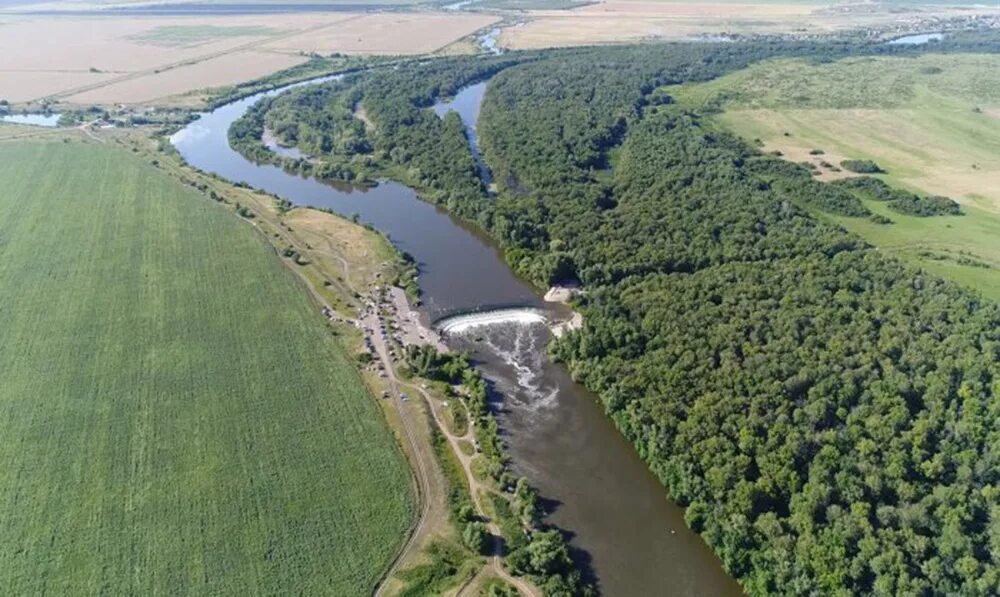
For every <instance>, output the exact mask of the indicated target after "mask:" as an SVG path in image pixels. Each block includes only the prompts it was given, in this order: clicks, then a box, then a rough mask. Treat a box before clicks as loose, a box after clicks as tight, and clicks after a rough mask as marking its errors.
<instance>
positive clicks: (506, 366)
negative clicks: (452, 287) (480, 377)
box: [436, 309, 559, 413]
mask: <svg viewBox="0 0 1000 597" xmlns="http://www.w3.org/2000/svg"><path fill="white" fill-rule="evenodd" d="M547 326H548V318H546V317H545V315H544V314H543V313H542V312H541V311H538V310H535V309H498V310H496V311H489V312H486V313H474V314H469V315H458V316H455V317H449V318H447V319H445V320H443V321H441V322H439V323H438V324H437V326H436V327H437V329H438V330H440V331H441V332H442V334H445V335H446V336H447V338H449V339H450V341H451V342H454V343H457V344H458V345H459V346H460V347H462V348H469V349H472V350H473V351H483V352H488V353H490V354H491V355H492V356H493V357H494V358H492V359H490V360H492V361H494V362H498V363H502V364H503V365H502V366H500V367H498V368H497V369H495V370H491V369H492V368H490V367H487V369H486V371H484V373H485V374H486V376H487V377H488V378H489V379H490V380H491V381H493V382H494V383H495V384H496V385H497V389H498V390H499V391H500V393H501V394H502V395H503V398H504V405H505V407H506V408H509V409H511V410H514V411H522V412H530V413H539V412H541V411H545V410H550V409H552V408H554V407H555V406H556V403H557V399H558V395H559V390H558V387H557V386H556V384H554V383H552V381H551V380H550V379H548V378H547V376H546V372H545V368H546V365H547V360H546V355H545V349H546V343H547V341H548V338H549V333H548V327H547Z"/></svg>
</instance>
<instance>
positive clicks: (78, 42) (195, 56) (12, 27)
mask: <svg viewBox="0 0 1000 597" xmlns="http://www.w3.org/2000/svg"><path fill="white" fill-rule="evenodd" d="M496 20H497V17H495V16H492V15H483V14H462V13H456V12H446V13H435V12H419V13H416V12H415V13H396V12H385V13H350V12H323V13H307V12H300V13H281V14H268V15H199V16H177V17H174V16H170V17H167V16H156V17H145V16H143V17H133V16H130V17H107V16H93V17H91V16H86V17H84V16H73V17H52V16H44V17H35V16H17V17H7V22H4V23H0V30H2V34H0V99H6V100H7V101H9V102H12V103H15V104H27V103H31V102H39V101H41V100H43V99H53V100H59V101H64V102H69V103H73V104H78V105H89V104H92V103H101V104H114V103H125V104H175V103H178V102H180V103H184V104H187V103H190V102H189V101H180V100H179V99H178V98H180V96H183V95H184V94H186V93H190V92H192V91H198V90H202V89H206V88H212V87H221V86H225V85H231V84H235V83H240V82H244V81H249V80H253V79H257V78H260V77H264V76H266V75H269V74H271V73H273V72H275V71H278V70H282V69H285V68H288V67H291V66H294V65H296V64H299V63H301V62H305V61H306V60H307V57H306V56H304V55H303V53H305V52H322V53H324V54H330V53H350V54H403V55H412V54H422V53H426V52H433V51H435V50H438V49H440V48H443V47H444V46H447V45H448V44H450V43H452V42H454V41H456V40H458V39H460V38H462V37H465V36H467V35H469V34H470V33H472V32H474V31H476V30H478V29H480V28H482V27H484V26H486V25H488V24H490V23H493V22H495V21H496ZM27 48H30V51H29V50H28V49H27Z"/></svg>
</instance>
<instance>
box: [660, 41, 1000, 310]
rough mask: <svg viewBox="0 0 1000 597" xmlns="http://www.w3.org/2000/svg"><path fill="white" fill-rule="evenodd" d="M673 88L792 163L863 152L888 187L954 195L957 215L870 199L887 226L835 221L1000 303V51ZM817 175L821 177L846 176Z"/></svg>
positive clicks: (760, 71)
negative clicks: (908, 212) (924, 214)
mask: <svg viewBox="0 0 1000 597" xmlns="http://www.w3.org/2000/svg"><path fill="white" fill-rule="evenodd" d="M669 91H670V92H671V93H673V94H674V95H675V97H676V98H677V99H678V100H679V101H680V102H682V103H685V104H688V105H691V106H698V107H704V106H713V107H717V108H719V109H721V110H722V112H721V113H719V114H717V115H716V116H715V117H714V118H715V120H716V121H717V122H718V123H719V124H720V125H721V126H722V127H723V128H725V129H727V130H730V131H733V132H735V133H737V134H738V135H740V136H741V137H743V138H745V139H747V140H748V141H756V140H759V141H760V142H761V143H762V144H763V148H764V149H766V150H777V151H781V152H782V153H783V154H784V155H785V157H786V158H788V159H790V160H794V161H806V160H808V161H811V162H814V163H817V164H818V163H819V162H821V161H827V162H829V163H833V164H837V163H839V162H840V161H841V160H843V159H870V160H874V161H875V162H877V163H878V164H879V165H881V166H882V167H884V168H886V169H887V170H888V174H887V175H885V176H884V177H883V178H885V179H886V180H887V181H888V182H889V183H890V184H893V185H895V186H898V187H904V188H907V189H910V190H912V191H916V192H923V193H929V194H939V195H946V196H949V197H952V198H954V199H956V200H958V201H959V202H961V203H962V208H963V211H964V212H965V215H964V216H961V217H934V218H914V217H908V216H903V215H900V214H897V213H895V212H891V211H889V210H888V208H887V207H886V205H885V204H880V203H877V202H867V203H866V204H867V205H868V207H869V209H871V211H873V212H876V213H880V214H883V215H885V216H887V217H889V219H891V220H893V221H894V224H892V225H888V226H880V225H877V224H875V223H873V222H871V221H869V220H866V219H863V218H838V219H837V221H838V222H839V223H840V224H843V225H844V226H846V227H847V228H849V229H850V230H852V231H854V232H857V233H859V234H861V235H862V236H863V237H864V238H866V239H867V240H869V241H870V242H872V243H874V244H876V245H878V246H879V247H880V248H882V249H883V250H885V251H888V252H892V253H895V254H897V255H898V256H900V257H903V258H905V259H908V260H911V261H914V262H917V263H919V264H920V265H921V266H923V267H925V268H927V269H928V270H930V271H932V272H935V273H938V274H940V275H943V276H945V277H948V278H951V279H953V280H955V281H958V282H960V283H962V284H965V285H967V286H970V287H973V288H976V289H978V290H980V291H982V292H983V293H984V294H986V295H987V296H990V297H992V298H994V299H997V300H1000V56H997V55H982V54H951V55H941V54H925V55H922V56H919V57H916V58H849V59H845V60H839V61H836V62H832V63H825V64H819V63H812V62H807V61H804V60H798V59H782V60H774V61H769V62H764V63H761V64H757V65H754V66H751V67H750V68H747V69H744V70H741V71H737V72H735V73H732V74H730V75H727V76H725V77H721V78H719V79H716V80H714V81H710V82H708V83H703V84H695V85H687V86H682V87H675V88H671V89H670V90H669ZM814 149H820V150H822V151H823V152H824V153H823V154H822V155H818V156H814V155H810V151H812V150H814ZM820 171H821V172H822V173H823V175H822V177H821V178H823V179H831V178H836V177H837V176H840V175H843V174H844V173H839V174H838V173H833V172H831V171H830V170H828V169H826V168H820ZM824 217H825V216H824ZM984 266H989V267H984Z"/></svg>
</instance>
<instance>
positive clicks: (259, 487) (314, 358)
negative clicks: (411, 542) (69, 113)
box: [0, 127, 412, 595]
mask: <svg viewBox="0 0 1000 597" xmlns="http://www.w3.org/2000/svg"><path fill="white" fill-rule="evenodd" d="M3 128H13V127H3ZM0 181H2V182H3V185H4V188H5V190H6V192H5V193H4V194H3V195H2V196H0V286H2V287H3V288H4V289H5V293H4V294H5V300H4V305H3V308H2V309H0V330H2V331H0V370H2V371H3V372H4V383H3V384H0V438H2V439H0V478H2V481H0V504H3V508H4V511H5V512H6V513H7V515H6V516H5V519H4V524H3V525H2V526H0V542H2V543H3V545H4V546H5V549H4V550H3V552H2V553H0V586H3V587H5V591H6V592H7V593H10V594H42V593H52V594H65V593H67V592H74V593H84V594H96V593H101V592H104V593H109V594H165V593H186V594H220V593H225V594H238V593H271V594H274V593H279V592H282V591H283V590H286V589H287V588H288V587H296V589H297V590H299V591H301V592H303V593H312V594H315V593H329V594H338V595H362V594H367V593H368V592H369V591H370V588H371V587H372V586H373V585H374V583H375V582H376V580H377V578H378V577H379V576H380V575H381V573H382V572H383V571H384V570H385V568H386V567H387V566H388V564H389V560H390V559H391V557H392V556H393V554H394V552H395V550H396V549H397V548H398V546H399V543H400V541H401V540H402V537H403V536H404V534H405V531H406V529H407V527H408V525H409V523H410V519H411V516H412V497H411V493H410V477H409V474H408V472H407V469H406V464H405V462H404V460H403V458H402V456H401V454H400V452H399V450H398V449H397V448H396V446H395V444H394V439H393V437H392V436H391V434H390V432H389V431H388V429H387V427H386V426H385V423H384V421H383V418H382V415H381V414H380V412H379V410H378V408H377V407H376V405H375V403H374V401H373V400H372V398H371V397H370V396H369V395H368V393H367V391H366V390H365V388H364V385H363V383H362V381H361V378H360V377H359V375H358V373H357V371H356V369H355V366H354V364H353V363H352V361H351V360H350V358H349V357H348V356H347V354H346V352H345V350H344V348H343V347H342V346H341V344H340V342H339V340H338V339H337V337H336V336H333V335H331V334H330V332H329V331H328V330H327V329H326V328H325V327H324V325H323V323H322V321H323V320H322V318H320V317H319V315H318V314H317V313H316V310H315V308H314V307H313V306H312V305H311V303H310V302H309V300H308V299H307V295H306V293H304V292H300V291H297V290H296V282H295V278H294V276H292V274H291V273H290V272H289V271H288V270H287V269H286V267H285V266H283V265H282V264H281V263H280V261H279V259H278V258H276V257H274V256H273V254H272V253H271V251H270V249H269V248H268V246H267V245H266V243H265V241H264V240H263V238H262V237H261V236H260V235H259V234H257V233H256V232H255V231H254V230H253V228H252V227H251V225H250V224H249V223H241V222H239V221H238V220H236V219H235V218H234V216H233V215H232V214H231V213H229V212H227V211H226V210H225V209H223V207H222V206H220V205H218V204H216V203H214V202H212V201H210V200H209V199H208V198H207V197H206V196H205V195H203V194H201V193H199V192H197V191H194V190H192V189H190V188H189V187H185V186H182V185H180V184H179V183H177V182H176V181H175V180H173V179H171V178H169V177H168V176H166V175H165V174H163V173H162V172H161V171H160V170H159V169H158V168H156V167H155V166H154V165H152V164H151V163H149V161H147V160H145V159H139V158H136V157H133V154H131V153H129V152H127V151H125V150H123V149H121V148H119V147H118V146H117V145H116V144H114V143H106V144H97V143H91V142H88V143H86V144H84V143H82V142H80V141H79V140H78V139H76V138H73V139H70V140H69V141H68V142H59V140H56V141H45V140H17V141H4V142H0Z"/></svg>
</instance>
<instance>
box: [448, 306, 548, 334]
mask: <svg viewBox="0 0 1000 597" xmlns="http://www.w3.org/2000/svg"><path fill="white" fill-rule="evenodd" d="M548 322H549V320H548V318H547V317H546V316H545V314H544V313H543V312H542V311H541V310H539V309H531V308H513V309H494V310H492V311H483V312H480V313H465V314H459V315H453V316H451V317H446V318H444V319H442V320H440V321H438V322H437V323H435V324H434V328H435V329H436V330H437V331H439V332H440V333H442V334H461V333H462V332H466V331H468V330H471V329H474V328H478V327H485V326H491V325H499V324H504V323H514V324H521V325H532V324H536V323H540V324H546V325H547V324H548Z"/></svg>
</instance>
